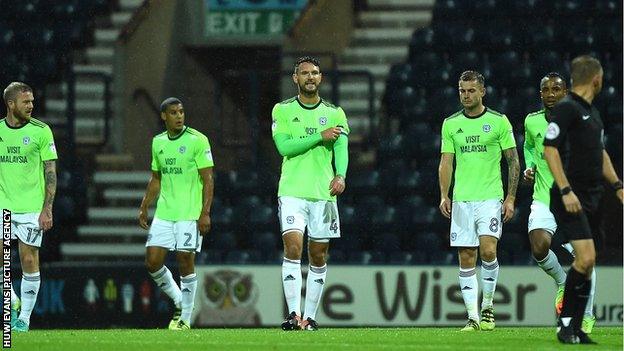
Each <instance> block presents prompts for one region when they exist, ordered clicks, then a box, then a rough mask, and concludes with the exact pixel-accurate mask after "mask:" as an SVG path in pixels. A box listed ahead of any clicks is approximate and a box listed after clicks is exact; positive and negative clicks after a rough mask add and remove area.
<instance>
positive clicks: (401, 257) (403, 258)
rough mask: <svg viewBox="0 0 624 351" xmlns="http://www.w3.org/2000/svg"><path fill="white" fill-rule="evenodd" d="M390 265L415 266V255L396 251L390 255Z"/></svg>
mask: <svg viewBox="0 0 624 351" xmlns="http://www.w3.org/2000/svg"><path fill="white" fill-rule="evenodd" d="M388 264H391V265H400V266H407V265H412V264H414V253H412V252H406V251H394V252H389V253H388Z"/></svg>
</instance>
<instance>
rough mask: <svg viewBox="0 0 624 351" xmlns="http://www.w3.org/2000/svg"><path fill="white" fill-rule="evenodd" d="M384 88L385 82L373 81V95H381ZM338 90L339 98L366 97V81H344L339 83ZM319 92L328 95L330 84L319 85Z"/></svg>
mask: <svg viewBox="0 0 624 351" xmlns="http://www.w3.org/2000/svg"><path fill="white" fill-rule="evenodd" d="M385 89H386V84H385V83H384V82H375V84H374V88H373V95H374V96H381V95H382V94H383V92H384V91H385ZM338 91H339V92H340V98H341V101H342V99H351V98H362V97H368V94H369V92H368V83H365V82H363V81H361V82H344V83H340V86H339V87H338ZM320 92H321V95H322V96H330V94H331V86H329V85H321V88H320Z"/></svg>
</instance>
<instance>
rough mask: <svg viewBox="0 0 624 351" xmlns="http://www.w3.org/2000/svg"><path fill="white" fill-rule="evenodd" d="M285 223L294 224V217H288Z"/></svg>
mask: <svg viewBox="0 0 624 351" xmlns="http://www.w3.org/2000/svg"><path fill="white" fill-rule="evenodd" d="M286 223H288V224H293V223H295V216H288V217H286Z"/></svg>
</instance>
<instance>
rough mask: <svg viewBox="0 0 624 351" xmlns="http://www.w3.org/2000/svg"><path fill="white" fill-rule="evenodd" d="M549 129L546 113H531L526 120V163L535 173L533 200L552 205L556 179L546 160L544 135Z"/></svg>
mask: <svg viewBox="0 0 624 351" xmlns="http://www.w3.org/2000/svg"><path fill="white" fill-rule="evenodd" d="M546 129H548V120H546V111H545V110H540V111H537V112H533V113H529V114H528V115H527V116H526V119H525V120H524V162H525V164H526V167H527V168H533V170H534V171H535V185H533V199H534V200H538V201H540V202H542V203H544V204H545V205H550V188H551V187H552V185H553V182H554V178H553V175H552V173H550V168H548V163H547V162H546V160H545V159H544V134H545V133H546Z"/></svg>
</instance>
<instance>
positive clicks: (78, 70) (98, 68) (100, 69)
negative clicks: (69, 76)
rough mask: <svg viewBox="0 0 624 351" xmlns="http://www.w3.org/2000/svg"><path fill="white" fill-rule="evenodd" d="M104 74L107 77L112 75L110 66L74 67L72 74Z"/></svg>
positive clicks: (111, 66)
mask: <svg viewBox="0 0 624 351" xmlns="http://www.w3.org/2000/svg"><path fill="white" fill-rule="evenodd" d="M91 72H96V73H104V74H107V75H109V76H112V74H113V65H112V64H92V65H74V73H91Z"/></svg>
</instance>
